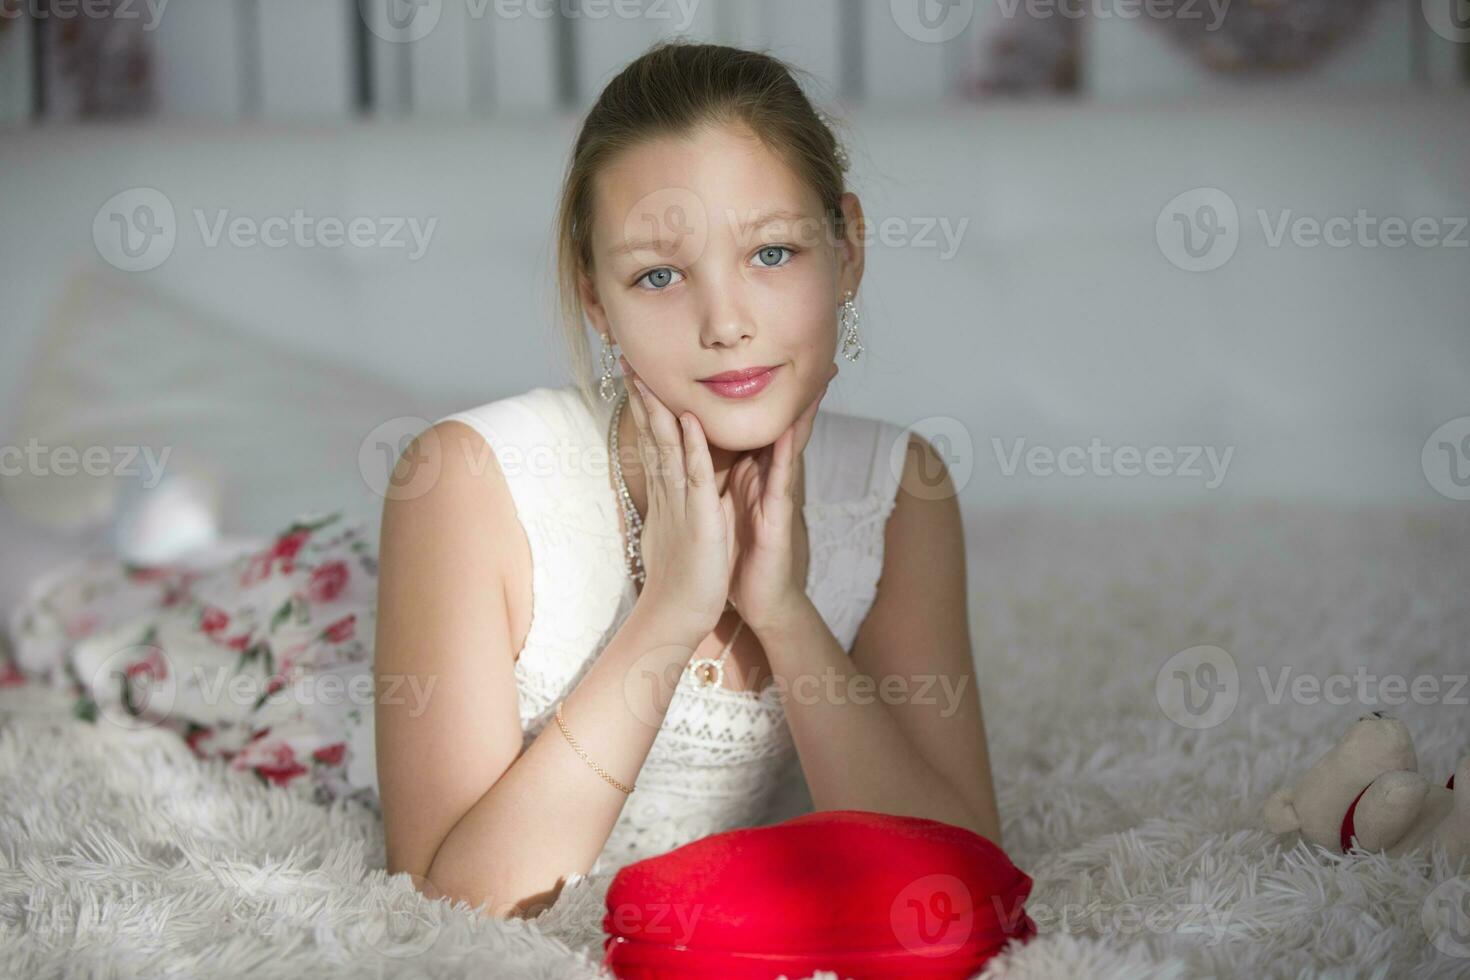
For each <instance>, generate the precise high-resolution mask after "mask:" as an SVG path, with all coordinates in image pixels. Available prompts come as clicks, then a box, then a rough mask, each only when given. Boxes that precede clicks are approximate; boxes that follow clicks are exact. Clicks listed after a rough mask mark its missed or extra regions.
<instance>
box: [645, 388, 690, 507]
mask: <svg viewBox="0 0 1470 980" xmlns="http://www.w3.org/2000/svg"><path fill="white" fill-rule="evenodd" d="M633 383H634V384H635V385H637V386H638V392H639V394H641V395H642V396H643V405H644V407H645V408H646V409H647V410H648V428H649V429H650V430H652V432H653V439H654V443H655V444H656V445H657V447H658V473H659V479H660V480H662V481H663V482H664V485H665V486H667V487H672V488H675V489H682V488H683V487H684V486H685V485H686V483H687V481H688V477H687V476H686V475H685V473H684V438H683V436H682V435H681V434H680V432H679V423H678V421H677V420H675V418H674V413H673V412H671V411H669V409H668V407H667V406H665V405H664V403H663V402H661V401H659V397H658V395H656V394H654V393H653V389H652V388H650V387H648V386H647V385H645V384H644V383H643V381H642V379H640V378H637V377H635V378H634V379H633Z"/></svg>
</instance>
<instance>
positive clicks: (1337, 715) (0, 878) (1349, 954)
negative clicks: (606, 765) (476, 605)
mask: <svg viewBox="0 0 1470 980" xmlns="http://www.w3.org/2000/svg"><path fill="white" fill-rule="evenodd" d="M967 534H968V536H969V539H970V547H971V553H972V565H971V571H970V580H969V589H970V594H971V596H972V599H973V623H974V626H973V631H972V638H973V640H974V645H975V652H976V657H977V663H978V675H977V679H978V681H979V684H980V690H981V697H982V704H983V708H984V712H985V716H986V722H987V729H988V730H989V732H990V738H991V753H992V758H993V762H994V768H995V774H996V779H997V786H998V792H999V798H1000V808H1001V813H1002V816H1003V818H1004V835H1005V838H1004V845H1005V848H1006V850H1007V852H1008V853H1009V854H1010V855H1011V857H1012V859H1013V860H1014V861H1015V862H1016V863H1017V864H1018V865H1019V866H1020V867H1022V868H1023V869H1024V870H1026V871H1027V873H1029V874H1030V875H1031V876H1032V877H1033V878H1034V879H1035V883H1036V887H1035V890H1034V891H1033V893H1032V897H1031V900H1030V903H1029V905H1028V909H1029V911H1030V913H1031V915H1032V917H1033V918H1034V919H1035V920H1036V922H1037V924H1038V926H1039V928H1040V929H1041V935H1040V936H1039V937H1038V938H1037V939H1036V940H1034V941H1033V942H1031V943H1030V944H1028V945H1026V946H1024V947H1020V948H1015V949H1013V950H1012V951H1011V952H1009V953H1007V954H1006V955H1004V956H1002V957H999V958H997V959H996V960H993V961H992V963H991V967H990V968H989V969H988V970H987V971H986V976H994V977H1006V978H1026V980H1030V978H1038V980H1040V978H1045V980H1051V978H1055V977H1108V978H1112V977H1116V978H1125V977H1126V978H1135V977H1181V978H1182V977H1197V976H1238V977H1252V978H1254V977H1274V976H1280V977H1295V976H1307V975H1311V976H1343V977H1346V976H1377V977H1429V976H1470V956H1456V955H1454V954H1455V952H1456V951H1467V952H1470V950H1467V947H1470V930H1466V928H1465V927H1466V926H1467V921H1466V919H1465V917H1464V915H1463V913H1462V915H1461V916H1460V918H1459V919H1458V921H1455V919H1454V917H1453V916H1451V917H1450V921H1448V922H1444V923H1441V924H1440V926H1436V925H1435V922H1436V921H1437V920H1436V919H1435V915H1434V914H1432V913H1431V909H1432V908H1433V907H1434V903H1433V901H1432V896H1431V893H1432V892H1433V891H1434V889H1435V888H1436V887H1437V886H1438V887H1441V888H1443V887H1444V884H1445V883H1446V882H1451V879H1454V878H1455V870H1456V869H1451V868H1448V867H1446V866H1445V864H1444V862H1443V860H1442V859H1438V860H1437V859H1436V858H1435V857H1434V856H1409V857H1406V858H1402V859H1399V860H1394V861H1390V860H1387V859H1385V858H1383V857H1382V856H1381V855H1371V856H1365V855H1361V854H1359V855H1351V856H1344V855H1334V854H1331V853H1328V852H1326V851H1323V850H1320V849H1318V848H1314V847H1311V846H1309V845H1306V844H1304V843H1302V842H1301V841H1300V840H1299V839H1298V838H1297V837H1296V836H1295V835H1291V836H1288V837H1284V838H1277V837H1275V836H1273V835H1271V834H1269V833H1268V832H1266V831H1265V830H1263V829H1261V828H1260V824H1259V815H1258V814H1259V806H1260V803H1261V801H1262V800H1263V799H1264V798H1265V796H1266V795H1267V793H1268V792H1269V791H1270V790H1272V789H1273V788H1275V787H1276V786H1278V785H1280V784H1281V783H1282V782H1283V781H1286V780H1288V779H1290V778H1291V777H1292V776H1293V775H1294V774H1296V773H1297V772H1299V771H1300V770H1301V769H1302V768H1303V767H1304V766H1305V765H1307V764H1309V763H1310V762H1311V761H1312V760H1313V759H1314V758H1315V757H1316V756H1317V755H1318V754H1320V753H1321V752H1323V751H1325V750H1326V749H1327V748H1328V746H1329V745H1330V744H1332V742H1333V741H1334V740H1335V739H1336V738H1337V737H1338V735H1339V734H1340V733H1341V732H1342V731H1343V730H1345V728H1346V727H1347V726H1348V725H1349V724H1350V723H1351V722H1352V721H1353V720H1354V719H1355V718H1357V717H1358V716H1359V715H1361V714H1364V713H1366V712H1368V711H1372V710H1389V711H1391V712H1393V713H1395V714H1397V715H1398V716H1399V717H1401V718H1403V719H1404V720H1405V722H1406V723H1407V724H1408V726H1409V728H1410V730H1411V731H1412V732H1413V734H1414V737H1415V740H1416V745H1417V747H1418V753H1419V764H1420V769H1421V771H1423V772H1425V773H1426V774H1430V775H1432V776H1434V777H1436V778H1439V777H1441V776H1443V777H1446V778H1447V777H1448V774H1449V773H1450V772H1451V771H1452V769H1453V766H1454V765H1455V763H1456V762H1457V761H1458V760H1459V758H1460V757H1461V756H1463V755H1464V754H1467V753H1470V710H1467V708H1466V706H1465V701H1464V699H1465V698H1466V697H1467V696H1470V690H1466V689H1463V688H1461V689H1460V690H1458V691H1452V687H1453V684H1454V680H1453V678H1455V677H1456V676H1460V677H1463V675H1464V672H1465V671H1466V670H1467V668H1470V648H1467V637H1470V598H1467V586H1470V508H1467V507H1466V506H1465V505H1456V506H1448V507H1439V508H1435V509H1432V510H1428V511H1419V512H1415V513H1412V514H1411V513H1408V512H1404V511H1392V512H1389V511H1379V510H1352V511H1332V510H1328V509H1324V508H1321V507H1311V508H1300V507H1299V508H1287V507H1281V506H1267V505H1255V506H1252V507H1249V508H1242V507H1231V508H1225V509H1221V510H1217V511H1202V510H1194V511H1181V512H1175V513H1159V512H1153V513H1149V514H1141V513H1140V514H1130V515H1124V514H1098V515H1082V514H1068V513H1058V512H1055V511H1025V512H1013V513H1007V514H1003V515H1002V514H996V515H992V516H987V517H984V518H981V519H978V520H971V521H970V522H969V524H968V527H967ZM1202 644H1209V645H1214V646H1217V647H1219V648H1221V649H1222V650H1223V651H1225V652H1226V653H1228V655H1229V657H1230V658H1231V660H1232V661H1233V663H1234V664H1235V665H1236V667H1237V670H1238V677H1239V690H1238V694H1237V695H1235V697H1234V708H1233V710H1232V711H1231V712H1230V713H1229V716H1228V717H1226V718H1224V719H1223V720H1222V721H1220V723H1219V724H1217V725H1214V726H1213V727H1209V728H1202V729H1196V728H1190V727H1186V726H1185V725H1181V724H1177V723H1175V722H1174V721H1171V720H1170V717H1169V714H1170V713H1171V712H1166V710H1165V709H1164V707H1161V704H1160V699H1159V696H1158V695H1157V693H1156V687H1155V682H1156V678H1157V677H1158V675H1159V673H1160V669H1161V668H1162V667H1163V666H1164V664H1165V662H1166V661H1168V660H1169V658H1170V657H1171V656H1172V655H1174V654H1175V653H1178V652H1179V651H1183V650H1186V649H1187V648H1191V647H1195V646H1198V645H1202ZM1258 668H1262V669H1264V670H1265V671H1266V676H1265V678H1264V680H1263V678H1262V676H1261V675H1260V674H1259V673H1258ZM1360 668H1361V670H1360ZM1282 671H1288V673H1287V674H1286V676H1287V677H1288V679H1289V678H1293V677H1296V676H1299V675H1307V676H1309V677H1312V678H1316V679H1317V682H1318V683H1325V682H1327V681H1328V679H1329V678H1330V677H1331V676H1332V675H1335V674H1343V675H1346V676H1347V677H1348V678H1353V677H1355V676H1360V675H1362V674H1364V673H1366V675H1367V676H1368V677H1370V678H1372V677H1378V678H1381V677H1384V676H1386V675H1389V674H1397V675H1402V676H1403V677H1405V678H1407V679H1408V680H1409V681H1410V682H1412V680H1413V678H1415V677H1418V676H1431V677H1434V678H1437V679H1439V690H1440V699H1439V703H1433V704H1415V703H1413V702H1412V701H1411V702H1409V703H1407V704H1402V705H1399V704H1392V703H1386V702H1385V700H1384V692H1383V691H1380V690H1379V689H1378V687H1377V686H1376V684H1374V683H1371V682H1370V683H1369V684H1368V685H1367V686H1366V687H1365V688H1362V689H1361V690H1360V687H1362V685H1358V686H1354V687H1352V688H1351V689H1350V700H1348V701H1347V702H1346V703H1341V702H1342V699H1341V698H1338V697H1336V694H1334V695H1333V700H1334V701H1337V702H1339V703H1330V702H1329V701H1328V699H1327V697H1326V696H1325V694H1324V695H1323V696H1320V697H1318V698H1317V699H1316V701H1315V702H1314V701H1313V699H1312V698H1311V697H1310V696H1302V695H1301V694H1300V693H1299V694H1298V695H1297V696H1295V698H1294V696H1293V695H1292V693H1291V691H1292V688H1291V687H1290V684H1288V686H1287V687H1286V688H1285V689H1284V690H1285V694H1284V695H1283V696H1282V697H1280V698H1277V697H1276V693H1277V691H1278V684H1279V681H1280V679H1281V677H1282V674H1281V672H1282ZM1299 690H1300V689H1299ZM1327 690H1330V691H1334V692H1337V693H1340V692H1341V690H1342V689H1341V688H1340V687H1334V686H1332V685H1331V684H1329V685H1328V687H1327ZM1364 691H1366V697H1365V696H1364ZM22 692H24V693H22ZM1456 697H1458V698H1459V700H1458V702H1455V698H1456ZM1173 710H1174V709H1171V711H1173ZM382 867H383V845H382V832H381V827H380V825H379V824H378V822H377V821H376V818H375V817H373V815H372V814H371V813H370V812H369V811H366V810H364V809H362V808H360V807H354V806H353V805H350V804H343V805H340V806H337V807H333V808H330V809H328V808H324V807H320V806H317V805H314V804H312V803H311V802H309V801H308V800H306V799H304V798H302V797H299V796H296V795H293V794H291V793H289V792H287V791H285V790H280V789H267V788H265V787H263V786H261V785H259V784H258V783H257V782H256V781H255V780H254V779H253V777H250V776H248V775H245V774H241V773H234V772H230V771H229V770H227V769H226V768H225V767H224V765H223V764H219V763H214V764H205V763H201V762H200V761H198V760H197V759H195V758H194V756H193V755H192V754H191V753H190V752H189V751H188V749H187V748H186V747H185V746H184V745H183V744H182V743H181V742H179V741H178V740H177V737H176V736H172V735H170V734H168V733H166V732H160V731H157V730H153V731H143V732H126V733H125V732H121V731H119V730H117V729H114V728H112V727H111V726H108V725H106V724H102V725H96V726H94V725H91V724H88V723H85V722H81V721H73V720H71V719H70V718H68V717H66V715H65V706H64V705H63V706H58V705H54V704H50V705H48V704H46V703H42V702H38V701H37V700H36V698H35V694H34V692H33V691H31V690H30V689H29V688H18V689H10V690H6V691H0V976H7V977H8V976H16V977H21V976H24V977H60V976H83V975H85V976H94V977H102V976H119V977H150V978H151V977H157V976H164V975H170V976H188V977H199V978H205V977H224V976H240V975H243V974H246V973H253V972H255V971H256V970H260V971H263V972H264V973H265V975H268V976H300V977H312V978H326V977H333V976H339V975H341V976H349V975H350V976H360V975H365V974H367V975H375V974H385V975H391V976H404V975H424V976H477V977H518V978H539V977H544V978H558V980H566V978H577V977H596V976H599V969H598V965H597V963H598V960H599V958H600V955H601V951H602V950H601V938H602V937H601V933H600V924H601V916H602V911H603V909H602V901H603V897H604V895H605V892H606V888H607V884H608V882H609V880H610V876H600V877H598V878H590V879H577V880H575V881H574V882H573V883H571V884H569V885H568V886H567V888H566V889H565V890H564V891H563V893H562V896H561V898H560V899H559V901H558V903H557V904H556V905H555V906H554V907H553V908H552V909H551V910H549V911H548V912H546V913H545V914H543V915H542V916H541V917H540V918H538V919H536V920H533V921H530V922H519V921H517V922H500V921H492V920H488V919H483V918H480V917H477V916H476V915H475V914H474V913H473V912H472V911H471V910H469V909H468V908H467V907H466V906H463V905H460V906H457V907H456V906H451V905H449V904H448V903H446V902H429V901H425V900H422V899H421V897H420V896H419V895H418V894H417V893H416V892H415V891H414V890H413V889H412V887H411V886H410V884H409V882H408V879H407V877H406V876H403V875H399V876H395V877H392V878H389V877H387V876H386V875H385V874H384V872H383V870H382ZM1463 870H1464V873H1465V874H1470V869H1463ZM1451 883H1452V884H1453V882H1451ZM1439 894H1441V895H1443V894H1444V893H1443V891H1441V892H1440V893H1439ZM1456 927H1458V928H1459V929H1460V930H1462V931H1461V932H1460V933H1458V937H1457V938H1458V942H1459V945H1458V946H1457V945H1456V942H1455V940H1456V936H1455V935H1450V936H1448V938H1446V935H1445V934H1443V933H1436V929H1437V928H1445V929H1454V928H1456ZM1431 934H1434V935H1437V936H1438V938H1439V940H1440V941H1439V942H1432V941H1431ZM1447 950H1448V952H1447ZM816 976H817V977H818V978H819V980H826V978H829V977H835V975H833V974H821V973H819V974H817V975H816ZM793 980H794V978H793Z"/></svg>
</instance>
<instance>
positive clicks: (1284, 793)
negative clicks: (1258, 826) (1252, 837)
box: [1261, 789, 1302, 834]
mask: <svg viewBox="0 0 1470 980" xmlns="http://www.w3.org/2000/svg"><path fill="white" fill-rule="evenodd" d="M1261 813H1262V815H1263V816H1264V817H1265V818H1266V829H1267V830H1269V831H1271V833H1273V834H1285V833H1287V832H1289V831H1292V830H1299V829H1301V825H1302V821H1301V818H1300V817H1298V816H1297V813H1296V797H1295V795H1294V793H1293V791H1292V790H1290V789H1278V790H1277V791H1276V792H1274V793H1272V794H1271V795H1270V796H1269V797H1267V798H1266V804H1265V806H1263V807H1262V808H1261Z"/></svg>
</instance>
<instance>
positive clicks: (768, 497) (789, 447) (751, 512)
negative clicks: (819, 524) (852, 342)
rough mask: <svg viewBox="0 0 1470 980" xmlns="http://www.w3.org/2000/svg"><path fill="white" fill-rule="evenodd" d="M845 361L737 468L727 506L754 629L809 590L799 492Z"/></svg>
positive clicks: (738, 587) (733, 589)
mask: <svg viewBox="0 0 1470 980" xmlns="http://www.w3.org/2000/svg"><path fill="white" fill-rule="evenodd" d="M836 376H837V365H836V363H833V365H832V371H831V373H830V374H828V376H827V383H826V384H825V385H824V386H823V387H822V390H821V391H820V392H819V393H818V394H817V397H816V398H814V399H812V402H811V404H810V405H808V406H807V407H806V409H805V410H804V411H803V412H802V413H801V414H800V415H799V416H797V417H796V420H795V421H793V422H792V423H791V425H790V426H788V427H787V429H786V431H785V432H783V433H781V435H780V436H779V437H778V438H777V439H776V441H775V442H774V443H773V444H771V445H769V446H764V447H762V448H760V449H757V450H752V451H751V452H749V453H747V454H746V455H744V456H742V457H741V458H740V459H739V460H737V461H736V463H735V465H734V466H733V467H731V470H730V478H729V480H728V481H727V482H726V485H725V492H724V494H722V495H721V497H720V504H721V506H722V507H724V508H725V519H726V521H727V522H728V526H729V527H731V528H733V529H734V531H735V535H734V543H735V559H734V561H735V564H734V567H733V570H732V572H731V576H730V598H731V599H732V600H734V603H735V610H736V612H738V613H739V614H740V618H741V619H743V620H745V622H746V624H747V625H748V626H750V628H751V629H752V630H755V631H756V632H759V631H760V630H761V629H762V628H764V627H765V626H767V625H769V624H771V623H773V622H775V621H776V620H777V619H778V618H779V617H780V616H781V615H782V614H783V613H784V612H786V611H788V610H790V609H791V608H792V607H793V606H794V605H795V604H796V603H798V602H800V601H801V600H802V599H803V598H804V597H805V596H806V576H807V566H808V563H809V561H810V553H809V548H808V542H807V533H806V521H805V519H804V518H803V516H802V512H801V508H800V507H798V506H797V501H796V498H795V494H796V488H797V487H798V486H804V484H803V483H802V480H803V475H804V473H805V470H804V467H803V465H802V459H801V454H802V450H804V449H805V448H806V444H807V441H808V440H809V439H810V438H811V434H812V424H813V421H814V420H815V419H816V415H817V408H818V406H819V405H820V404H821V402H822V399H823V398H825V397H826V395H827V391H828V389H829V388H830V387H831V384H832V379H833V378H834V377H836Z"/></svg>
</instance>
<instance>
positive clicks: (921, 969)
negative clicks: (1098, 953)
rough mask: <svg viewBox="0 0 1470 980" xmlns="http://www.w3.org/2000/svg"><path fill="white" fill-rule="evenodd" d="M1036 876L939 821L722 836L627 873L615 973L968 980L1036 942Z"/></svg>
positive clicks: (800, 822) (618, 898)
mask: <svg viewBox="0 0 1470 980" xmlns="http://www.w3.org/2000/svg"><path fill="white" fill-rule="evenodd" d="M1030 893H1031V878H1030V877H1029V876H1028V875H1026V874H1025V873H1024V872H1023V871H1021V870H1020V869H1019V868H1017V867H1015V865H1013V864H1011V862H1010V860H1009V858H1007V857H1006V855H1005V852H1004V851H1002V850H1001V849H1000V848H999V847H997V846H996V845H995V843H994V842H992V841H990V840H988V839H986V838H985V837H982V836H980V835H979V834H977V833H975V832H973V831H970V830H966V829H965V828H963V827H957V826H955V825H953V824H947V823H943V822H941V821H938V820H926V819H923V818H920V817H900V816H893V815H891V814H885V813H872V812H869V811H865V810H823V811H820V812H817V813H808V814H804V815H802V816H799V817H794V818H792V819H790V820H786V821H784V822H782V823H778V824H773V825H771V826H766V827H752V828H744V829H740V830H730V831H726V832H724V833H720V834H711V835H710V836H708V837H703V838H700V839H699V840H696V841H692V842H690V843H688V844H685V845H684V846H683V847H679V848H675V849H674V850H672V851H669V852H668V853H666V854H660V855H657V856H655V857H651V858H645V859H644V860H642V861H637V862H634V863H632V864H629V865H626V866H625V867H623V868H621V869H620V870H619V871H618V873H617V874H616V875H614V876H613V880H612V882H611V884H610V885H609V887H608V892H607V914H606V915H605V916H604V917H603V921H602V928H603V932H604V934H605V935H606V936H607V938H606V939H605V940H604V942H603V949H604V951H605V953H606V956H605V958H604V961H603V962H604V964H605V965H606V966H608V967H609V968H610V969H611V970H612V972H613V973H614V974H615V975H616V976H618V977H620V978H622V980H669V978H674V977H679V978H687V977H721V978H757V977H758V978H761V980H769V978H772V977H776V976H778V975H780V974H782V973H784V974H786V975H787V976H788V977H790V978H792V980H796V978H800V977H806V976H809V975H811V974H812V973H814V972H816V971H817V970H832V971H835V972H837V973H838V974H839V975H841V976H842V977H852V978H855V980H861V978H864V977H894V976H905V977H913V976H919V977H927V978H941V977H945V978H955V980H964V978H968V977H971V976H973V975H974V974H975V973H977V972H978V971H979V970H980V969H981V967H982V966H983V965H984V963H985V961H986V960H988V959H990V958H991V957H992V956H994V955H995V954H996V953H998V952H1000V951H1001V949H1002V948H1004V947H1005V945H1006V944H1007V943H1008V942H1010V941H1012V940H1015V941H1017V942H1025V941H1027V940H1029V939H1030V938H1031V937H1032V936H1034V935H1036V926H1035V924H1034V923H1033V922H1032V921H1031V919H1030V917H1029V916H1027V914H1026V910H1025V907H1024V903H1025V900H1026V897H1027V896H1028V895H1029V894H1030Z"/></svg>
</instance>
